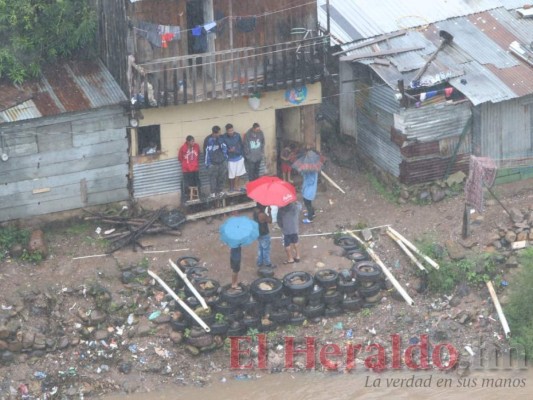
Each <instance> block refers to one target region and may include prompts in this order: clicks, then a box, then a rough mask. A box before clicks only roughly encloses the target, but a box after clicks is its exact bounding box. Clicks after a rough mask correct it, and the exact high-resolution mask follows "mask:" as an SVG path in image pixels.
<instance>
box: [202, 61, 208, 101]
mask: <svg viewBox="0 0 533 400" xmlns="http://www.w3.org/2000/svg"><path fill="white" fill-rule="evenodd" d="M202 64H203V65H202V89H203V91H204V92H203V95H202V100H204V101H205V100H207V67H208V66H207V58H206V57H205V56H204V57H202Z"/></svg>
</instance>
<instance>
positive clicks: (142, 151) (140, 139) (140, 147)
mask: <svg viewBox="0 0 533 400" xmlns="http://www.w3.org/2000/svg"><path fill="white" fill-rule="evenodd" d="M160 151H161V127H160V125H149V126H143V127H140V128H138V129H137V154H138V155H149V154H154V153H157V152H160Z"/></svg>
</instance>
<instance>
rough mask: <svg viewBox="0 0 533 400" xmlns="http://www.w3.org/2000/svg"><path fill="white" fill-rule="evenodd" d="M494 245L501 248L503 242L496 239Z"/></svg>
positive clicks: (498, 248) (497, 248)
mask: <svg viewBox="0 0 533 400" xmlns="http://www.w3.org/2000/svg"><path fill="white" fill-rule="evenodd" d="M492 246H493V247H494V248H495V249H496V250H500V249H501V248H502V247H503V245H502V242H501V241H500V240H495V241H494V242H492Z"/></svg>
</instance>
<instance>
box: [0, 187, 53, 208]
mask: <svg viewBox="0 0 533 400" xmlns="http://www.w3.org/2000/svg"><path fill="white" fill-rule="evenodd" d="M49 191H50V188H40V189H33V190H32V191H31V193H32V194H40V193H48V192H49ZM1 204H3V201H2V202H0V207H2V206H1Z"/></svg>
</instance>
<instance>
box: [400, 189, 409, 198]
mask: <svg viewBox="0 0 533 400" xmlns="http://www.w3.org/2000/svg"><path fill="white" fill-rule="evenodd" d="M400 199H402V200H409V191H408V190H406V189H402V190H400Z"/></svg>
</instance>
